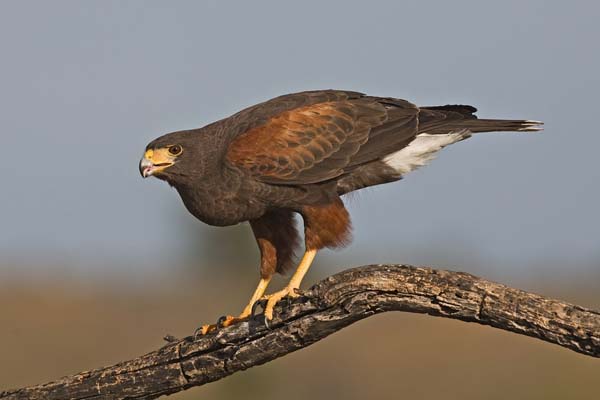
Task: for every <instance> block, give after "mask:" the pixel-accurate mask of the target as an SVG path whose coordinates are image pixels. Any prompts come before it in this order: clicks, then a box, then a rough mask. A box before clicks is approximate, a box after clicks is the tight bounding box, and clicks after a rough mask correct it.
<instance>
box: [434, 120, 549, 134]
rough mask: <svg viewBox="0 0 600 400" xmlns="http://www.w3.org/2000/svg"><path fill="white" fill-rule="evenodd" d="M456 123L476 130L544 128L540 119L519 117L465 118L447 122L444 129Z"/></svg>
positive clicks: (460, 127)
mask: <svg viewBox="0 0 600 400" xmlns="http://www.w3.org/2000/svg"><path fill="white" fill-rule="evenodd" d="M454 124H456V125H457V128H459V129H468V130H470V131H471V132H473V133H476V132H502V131H510V132H537V131H541V130H542V129H544V128H543V127H542V125H544V123H543V122H541V121H532V120H519V119H467V120H462V121H456V122H454V123H449V124H448V125H447V126H446V129H448V128H449V127H452V125H454Z"/></svg>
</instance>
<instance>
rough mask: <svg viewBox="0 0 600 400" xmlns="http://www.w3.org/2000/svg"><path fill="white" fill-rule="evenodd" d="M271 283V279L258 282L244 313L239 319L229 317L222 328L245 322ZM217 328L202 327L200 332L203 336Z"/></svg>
mask: <svg viewBox="0 0 600 400" xmlns="http://www.w3.org/2000/svg"><path fill="white" fill-rule="evenodd" d="M269 282H271V277H268V278H261V280H260V281H259V282H258V286H257V287H256V290H255V291H254V294H253V295H252V297H251V298H250V301H249V302H248V305H247V306H246V307H245V308H244V310H243V311H242V313H241V314H240V315H239V316H237V317H232V316H231V315H227V316H226V317H225V318H224V319H223V321H222V322H221V325H222V326H229V325H233V324H235V323H236V322H239V321H241V320H243V319H244V318H247V317H249V316H250V314H252V306H253V305H254V303H256V301H257V300H259V299H260V298H261V297H262V296H263V294H265V290H267V286H269ZM217 327H218V326H217V324H213V325H202V327H201V328H200V329H199V332H200V333H201V334H202V335H206V334H207V333H209V332H212V331H214V330H216V329H217Z"/></svg>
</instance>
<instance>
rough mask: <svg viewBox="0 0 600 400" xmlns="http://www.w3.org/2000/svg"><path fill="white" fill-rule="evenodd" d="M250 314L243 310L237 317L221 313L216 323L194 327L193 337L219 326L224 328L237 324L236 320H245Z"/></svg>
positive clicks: (209, 331)
mask: <svg viewBox="0 0 600 400" xmlns="http://www.w3.org/2000/svg"><path fill="white" fill-rule="evenodd" d="M249 316H250V313H249V312H243V313H242V314H240V315H239V316H237V317H233V316H231V315H223V316H222V317H221V318H219V319H218V320H217V323H216V324H210V325H202V326H201V327H200V328H198V329H196V332H194V337H198V336H203V335H207V334H209V333H211V332H215V331H216V330H218V329H220V328H225V327H227V326H231V325H233V324H237V323H238V322H242V321H244V320H246V319H247V318H248V317H249Z"/></svg>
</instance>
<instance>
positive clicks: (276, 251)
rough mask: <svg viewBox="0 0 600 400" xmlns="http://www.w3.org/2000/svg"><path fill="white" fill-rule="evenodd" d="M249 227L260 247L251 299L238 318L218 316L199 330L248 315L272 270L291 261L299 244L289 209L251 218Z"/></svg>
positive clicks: (281, 271)
mask: <svg viewBox="0 0 600 400" xmlns="http://www.w3.org/2000/svg"><path fill="white" fill-rule="evenodd" d="M250 226H251V227H252V232H253V233H254V237H255V238H256V243H257V244H258V248H259V250H260V281H259V282H258V286H257V287H256V289H255V290H254V293H253V294H252V296H251V297H250V301H249V302H248V304H247V305H246V307H244V310H243V311H242V312H241V314H240V315H238V316H237V317H233V316H230V315H227V316H224V317H221V318H220V319H219V322H218V323H217V324H213V325H203V326H202V327H201V328H200V329H199V332H200V333H201V334H203V335H204V334H206V333H209V332H212V331H214V330H215V329H217V328H218V327H219V326H229V325H232V324H234V323H237V322H239V321H242V320H244V319H246V318H248V317H249V316H250V315H251V314H252V307H253V305H254V303H256V302H257V301H258V300H259V299H261V298H262V297H263V294H264V293H265V290H266V289H267V286H268V285H269V282H270V281H271V278H272V276H273V274H275V272H280V273H283V272H285V270H286V269H288V268H289V267H290V266H291V265H292V262H293V258H294V249H295V248H296V247H297V244H298V231H297V230H296V226H295V221H294V215H293V213H292V212H291V211H286V210H274V211H270V212H268V213H266V214H265V215H263V216H262V217H260V218H258V219H255V220H251V221H250Z"/></svg>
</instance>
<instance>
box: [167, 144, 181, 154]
mask: <svg viewBox="0 0 600 400" xmlns="http://www.w3.org/2000/svg"><path fill="white" fill-rule="evenodd" d="M182 151H183V149H182V148H181V146H180V145H178V144H176V145H174V146H170V147H169V153H170V154H171V155H173V156H178V155H180V154H181V152H182Z"/></svg>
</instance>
